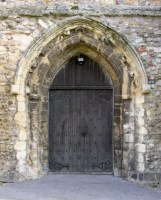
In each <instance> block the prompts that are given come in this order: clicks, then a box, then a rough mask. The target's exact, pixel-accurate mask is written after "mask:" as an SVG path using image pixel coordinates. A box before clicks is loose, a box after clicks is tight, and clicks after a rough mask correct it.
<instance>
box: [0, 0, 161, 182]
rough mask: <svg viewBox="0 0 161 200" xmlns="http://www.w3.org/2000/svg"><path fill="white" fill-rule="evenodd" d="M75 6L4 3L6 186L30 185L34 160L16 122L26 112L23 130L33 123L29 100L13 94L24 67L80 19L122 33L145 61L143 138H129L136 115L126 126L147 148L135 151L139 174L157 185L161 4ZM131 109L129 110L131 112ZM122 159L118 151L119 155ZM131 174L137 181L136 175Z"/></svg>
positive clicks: (0, 107) (0, 135)
mask: <svg viewBox="0 0 161 200" xmlns="http://www.w3.org/2000/svg"><path fill="white" fill-rule="evenodd" d="M72 2H73V3H71V2H70V1H63V4H62V1H54V2H53V1H34V3H35V4H34V3H33V1H32V2H31V1H14V0H11V1H4V2H0V170H1V174H0V181H3V182H5V181H9V182H13V181H21V180H25V179H28V177H27V175H26V174H25V170H26V165H25V159H26V158H27V156H28V155H27V149H28V148H30V141H29V139H28V136H27V134H26V133H25V131H24V132H23V130H22V131H21V132H20V131H19V130H20V129H21V124H19V127H17V126H16V123H15V122H16V121H15V120H14V116H15V114H16V113H17V111H18V112H19V111H20V112H21V115H20V116H19V119H22V121H21V123H22V126H23V124H24V123H26V120H28V119H27V118H25V117H23V113H24V116H25V112H27V111H28V108H26V107H25V103H24V102H25V101H27V100H26V99H24V97H23V95H19V97H18V98H19V99H18V100H17V99H16V96H15V95H14V92H13V93H12V94H11V86H12V85H14V79H15V77H16V71H17V70H18V65H19V61H20V59H21V57H22V55H23V54H24V53H25V52H26V50H27V49H28V47H29V45H30V44H31V43H32V42H33V41H34V40H35V39H37V38H38V37H39V36H40V35H41V34H43V32H44V31H45V30H46V29H47V28H49V27H51V26H54V25H57V24H58V23H60V22H61V21H63V20H66V19H69V18H72V17H75V16H80V17H81V16H82V17H83V16H84V17H89V18H91V19H93V20H96V21H99V22H101V23H103V24H104V25H107V26H109V27H111V28H113V29H114V30H116V31H117V32H118V33H121V34H122V35H123V36H124V37H126V38H127V39H128V41H129V43H130V44H131V45H132V46H133V48H134V49H135V50H136V51H137V53H138V55H139V57H140V58H141V60H142V63H143V65H144V67H145V70H146V73H147V76H148V83H149V84H150V87H151V92H150V94H147V95H145V97H144V100H142V99H138V100H137V101H138V103H140V105H142V108H141V109H139V108H137V110H136V112H137V116H138V118H137V119H136V121H135V126H136V130H137V127H139V126H143V127H146V128H142V129H141V130H140V129H139V130H140V132H139V133H136V134H135V138H132V137H129V135H128V133H129V132H130V130H131V131H132V130H133V128H134V127H133V126H134V124H128V121H129V118H130V117H131V116H132V112H133V110H132V112H131V114H130V115H128V114H127V116H128V117H127V119H126V116H125V117H124V120H125V122H123V123H124V124H126V126H123V129H125V132H126V133H127V134H126V135H125V137H126V138H125V140H127V141H128V142H129V141H131V142H134V143H135V144H137V143H139V144H140V143H141V145H135V148H136V149H137V152H138V153H137V155H135V157H137V159H139V160H140V165H139V168H138V171H139V169H140V171H141V173H143V174H147V173H150V174H151V173H153V174H155V175H154V176H155V180H156V179H157V180H160V178H158V177H161V176H160V173H161V45H160V44H161V18H160V16H161V7H160V6H161V3H160V1H152V0H151V1H128V0H124V1H123V0H120V1H119V0H118V1H86V3H84V2H85V1H72ZM143 2H144V3H143ZM31 3H32V5H31ZM109 4H111V5H110V6H109ZM129 5H135V6H129ZM149 5H150V6H149ZM17 87H18V86H17ZM14 89H15V94H16V93H18V92H17V91H18V90H19V88H16V86H15V88H14ZM12 91H13V88H12ZM17 101H18V102H17ZM126 106H128V104H127V105H125V108H126ZM125 114H126V113H125ZM32 117H34V119H35V117H37V116H31V120H32ZM28 124H29V122H28ZM35 126H37V125H35ZM126 148H129V147H126V146H124V150H125V149H126ZM119 153H120V152H119V151H118V155H119ZM32 156H33V159H32V162H33V161H34V164H35V165H37V162H38V157H37V155H34V154H33V155H32ZM127 157H128V155H127V154H126V153H124V154H123V160H124V158H125V160H127ZM129 159H130V158H129ZM18 162H19V164H20V165H21V166H22V167H21V170H20V169H19V167H18V165H17V163H18ZM126 165H127V163H123V166H124V167H125V168H126ZM143 165H144V166H143ZM46 171H47V165H46V166H44V174H45V172H46ZM36 173H37V174H39V172H36ZM130 174H131V175H132V176H133V173H132V172H130ZM130 174H129V175H130ZM41 175H43V174H41ZM141 176H142V175H140V174H139V175H137V177H141ZM35 177H36V176H35ZM37 177H38V175H37ZM133 177H135V176H133ZM133 177H132V178H133ZM144 177H151V175H149V176H148V175H144ZM156 177H157V178H156ZM30 178H31V177H30ZM139 179H140V180H141V178H139ZM145 179H146V180H147V181H151V179H148V178H144V180H145ZM11 180H12V181H11Z"/></svg>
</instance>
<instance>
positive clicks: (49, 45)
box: [15, 18, 147, 177]
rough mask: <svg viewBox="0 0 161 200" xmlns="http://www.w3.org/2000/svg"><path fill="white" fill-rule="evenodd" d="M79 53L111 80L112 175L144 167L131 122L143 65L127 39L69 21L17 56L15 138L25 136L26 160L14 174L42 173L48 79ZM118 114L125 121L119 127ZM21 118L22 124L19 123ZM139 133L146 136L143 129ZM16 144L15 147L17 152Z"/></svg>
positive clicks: (97, 25) (84, 21)
mask: <svg viewBox="0 0 161 200" xmlns="http://www.w3.org/2000/svg"><path fill="white" fill-rule="evenodd" d="M79 53H82V54H85V55H86V56H88V57H90V58H91V59H93V60H95V61H96V62H98V63H99V65H100V66H101V67H102V68H104V70H105V71H106V73H108V74H109V76H110V77H111V79H112V81H113V85H114V87H115V90H114V91H115V96H118V99H117V98H115V100H116V102H115V103H116V104H115V106H116V111H115V112H116V115H115V117H116V118H114V126H115V127H114V137H115V138H114V140H116V143H115V144H116V146H115V147H114V159H115V166H114V169H115V170H114V173H115V175H121V174H122V173H123V174H125V175H127V174H128V173H130V171H135V170H138V171H139V170H140V171H142V170H143V167H142V166H143V165H144V164H143V163H139V161H138V162H135V161H137V157H134V155H135V145H136V144H135V138H134V137H135V136H134V134H135V133H136V132H138V133H139V131H140V128H138V129H137V128H135V124H134V123H135V119H134V118H136V117H137V114H136V111H135V110H136V108H137V105H136V102H137V103H138V107H140V105H141V104H142V102H143V101H144V97H143V95H142V92H143V90H142V86H143V85H145V84H147V76H146V73H145V69H144V67H143V65H142V62H141V60H140V58H139V57H138V55H137V53H136V52H135V50H134V49H133V48H132V47H131V46H130V44H129V42H128V41H127V40H126V38H124V37H123V36H122V35H120V34H119V33H117V32H116V31H114V30H113V29H111V28H109V27H107V26H105V25H103V24H101V23H99V22H96V21H94V20H92V19H86V18H73V19H71V20H68V21H64V22H62V23H60V24H58V25H57V26H53V27H51V28H49V29H47V30H46V32H45V33H44V34H43V35H42V36H41V37H39V38H38V39H37V40H36V41H34V42H33V43H32V44H31V46H30V47H29V48H28V50H27V51H26V53H25V54H24V56H23V57H22V59H21V61H20V63H19V67H18V70H17V73H16V76H15V85H17V86H19V92H18V93H19V94H18V95H17V101H18V112H17V113H16V115H15V122H16V124H17V125H18V127H19V130H20V134H19V135H21V134H26V135H27V138H28V139H27V142H26V150H25V151H26V153H27V157H24V158H23V160H24V162H25V163H26V166H27V168H24V167H23V166H22V165H21V164H20V163H21V162H19V163H18V167H17V169H18V170H19V171H20V172H21V173H23V174H25V175H27V176H28V177H37V176H39V175H43V174H46V171H43V169H44V170H46V167H47V165H48V163H47V155H48V150H47V148H48V137H47V134H48V133H47V126H48V111H47V109H48V104H47V102H48V97H47V95H48V88H49V85H50V83H51V80H52V79H53V77H54V76H55V75H56V74H57V72H58V71H59V69H60V68H61V67H62V66H63V65H64V64H65V63H66V62H67V61H68V60H69V59H70V58H71V57H73V56H74V55H77V54H79ZM140 77H141V78H140ZM121 94H122V96H121ZM28 97H29V98H28ZM121 97H122V99H123V100H122V99H121ZM140 99H141V102H140ZM20 104H23V105H24V107H25V108H24V109H23V110H21V109H19V105H20ZM141 109H142V107H141ZM122 111H123V112H124V113H123V114H124V119H123V120H122V122H121V120H120V119H122ZM118 113H119V114H118ZM117 115H119V116H117ZM126 118H127V119H126ZM22 119H25V120H23V123H22V121H21V120H22ZM26 119H27V120H26ZM122 123H123V130H122ZM141 130H144V132H146V128H145V127H144V126H143V127H141ZM129 133H130V134H129ZM123 141H124V142H123ZM19 142H20V140H18V141H17V143H16V146H15V149H16V150H17V151H19V148H18V146H19ZM123 149H124V150H123ZM24 155H25V154H24ZM122 158H123V162H122V161H121V160H122ZM21 159H22V157H21ZM134 162H135V163H136V164H134Z"/></svg>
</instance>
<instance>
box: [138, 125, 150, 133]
mask: <svg viewBox="0 0 161 200" xmlns="http://www.w3.org/2000/svg"><path fill="white" fill-rule="evenodd" d="M139 134H140V135H147V134H148V130H147V129H146V128H145V127H144V126H142V127H141V128H140V129H139Z"/></svg>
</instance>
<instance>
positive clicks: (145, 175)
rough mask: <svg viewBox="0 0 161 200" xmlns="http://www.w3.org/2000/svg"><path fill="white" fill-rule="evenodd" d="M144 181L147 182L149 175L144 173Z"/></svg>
mask: <svg viewBox="0 0 161 200" xmlns="http://www.w3.org/2000/svg"><path fill="white" fill-rule="evenodd" d="M144 180H145V181H149V173H144Z"/></svg>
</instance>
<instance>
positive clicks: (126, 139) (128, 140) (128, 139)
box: [124, 134, 134, 143]
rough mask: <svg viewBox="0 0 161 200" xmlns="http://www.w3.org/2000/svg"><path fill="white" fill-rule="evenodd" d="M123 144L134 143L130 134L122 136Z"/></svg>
mask: <svg viewBox="0 0 161 200" xmlns="http://www.w3.org/2000/svg"><path fill="white" fill-rule="evenodd" d="M124 142H129V143H130V142H134V136H133V135H132V134H124Z"/></svg>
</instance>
